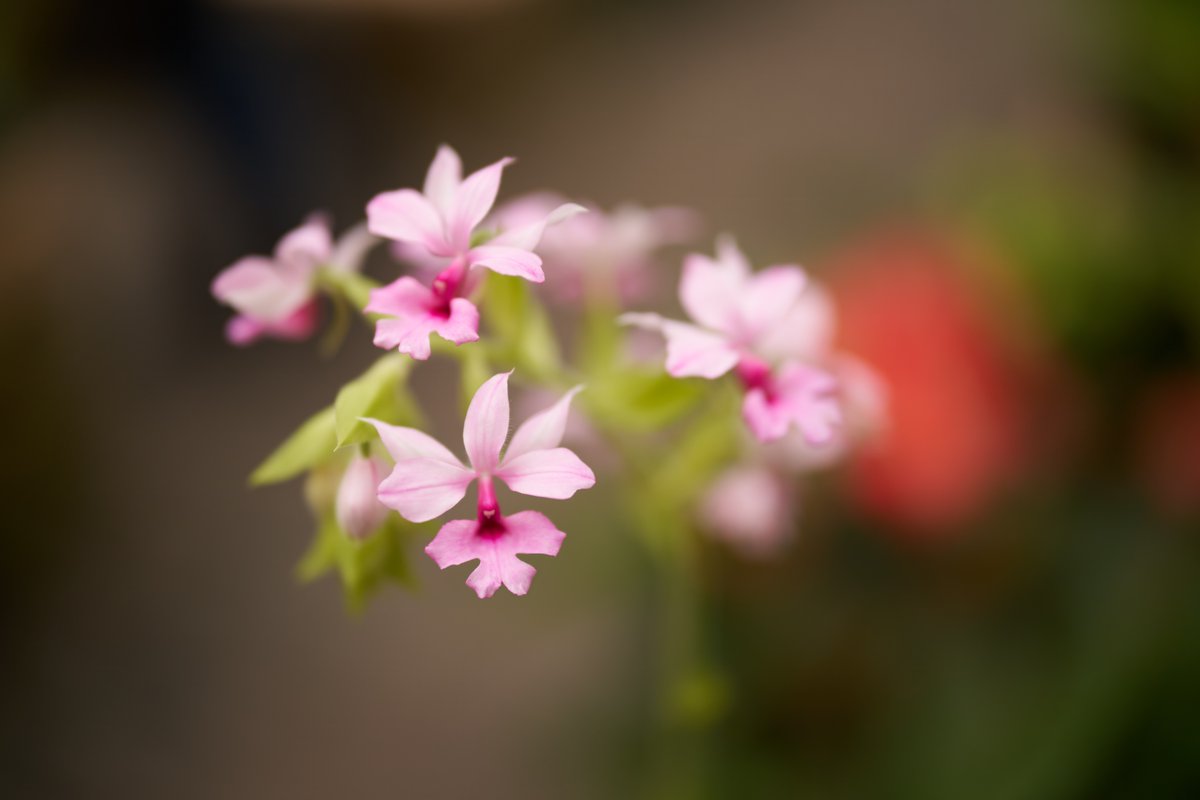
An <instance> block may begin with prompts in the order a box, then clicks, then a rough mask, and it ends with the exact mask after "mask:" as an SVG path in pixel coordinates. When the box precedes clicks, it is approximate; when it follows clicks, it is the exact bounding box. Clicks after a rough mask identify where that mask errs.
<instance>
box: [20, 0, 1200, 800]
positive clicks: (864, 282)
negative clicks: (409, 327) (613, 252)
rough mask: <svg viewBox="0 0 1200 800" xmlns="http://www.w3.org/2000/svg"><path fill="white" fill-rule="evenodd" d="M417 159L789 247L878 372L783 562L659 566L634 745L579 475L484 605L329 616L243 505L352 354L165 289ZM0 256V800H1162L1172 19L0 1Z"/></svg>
mask: <svg viewBox="0 0 1200 800" xmlns="http://www.w3.org/2000/svg"><path fill="white" fill-rule="evenodd" d="M443 141H447V142H451V143H452V144H454V145H455V146H456V147H457V148H458V149H459V150H460V152H462V153H463V155H464V158H465V160H466V162H467V165H468V167H475V166H479V165H482V164H484V163H488V162H490V161H491V160H493V159H495V158H497V157H499V156H501V155H508V154H512V155H516V156H518V157H520V161H519V162H518V164H517V165H516V166H515V167H513V168H512V169H511V170H510V171H509V173H508V175H506V178H505V186H504V191H505V193H506V194H508V195H510V196H511V195H512V194H514V193H516V192H520V191H525V190H532V189H539V188H554V189H556V190H558V191H560V192H563V193H565V194H567V195H569V196H572V197H579V198H587V199H589V200H593V201H595V202H598V203H600V204H602V205H611V204H614V203H617V202H620V201H623V200H636V201H640V202H643V203H649V204H659V203H670V204H682V205H688V206H691V207H693V208H695V209H697V210H698V211H699V212H700V213H701V214H702V216H703V217H704V218H705V220H707V223H708V226H709V231H710V232H715V231H718V230H730V231H735V232H736V233H737V234H738V236H739V239H740V241H741V242H742V244H743V245H744V246H745V248H746V249H747V251H748V252H749V253H750V255H751V257H752V259H753V260H754V261H755V263H759V264H765V263H773V262H778V261H800V262H801V263H804V264H805V265H806V266H808V267H809V268H810V269H811V270H812V271H813V272H814V273H816V274H818V275H820V276H821V277H822V278H823V279H824V280H826V281H827V282H828V283H829V284H830V285H831V286H832V287H833V289H834V292H835V294H836V295H837V297H838V299H839V301H840V303H841V313H842V319H841V323H842V337H843V343H844V344H845V345H846V346H847V347H848V348H849V349H851V350H853V351H855V352H857V353H859V354H860V355H861V356H863V357H864V358H866V359H868V360H870V361H871V362H873V363H874V364H875V365H876V366H877V367H878V369H879V370H880V371H881V372H882V373H883V375H884V376H885V377H886V378H887V380H888V382H889V384H890V385H891V388H892V401H893V408H892V410H893V415H894V418H893V424H892V428H891V432H890V436H889V438H887V439H886V440H885V441H884V442H882V443H880V444H879V445H878V446H877V447H874V448H872V449H871V450H870V451H868V452H864V453H863V454H862V455H861V456H860V457H858V458H856V459H855V460H854V461H853V462H852V463H851V464H849V465H847V466H846V467H845V468H844V469H840V470H836V471H834V472H832V473H830V474H827V475H823V476H820V477H818V478H816V479H814V480H812V481H809V482H806V483H805V485H804V491H803V494H802V495H800V496H799V500H800V503H799V505H800V506H801V511H800V519H799V531H800V533H799V535H798V537H797V539H796V541H795V542H794V543H793V545H792V546H791V547H790V548H789V549H787V551H786V552H785V553H784V555H782V556H781V557H779V558H776V559H773V560H767V561H756V560H748V559H744V558H741V557H739V556H738V555H737V554H736V553H734V552H730V551H729V550H728V549H726V548H724V547H722V546H721V545H719V544H708V545H705V550H704V559H703V577H704V583H705V586H706V587H707V588H706V594H705V601H704V602H705V607H704V619H705V623H704V630H703V632H702V636H701V638H702V639H703V642H704V648H705V650H706V652H707V654H708V656H707V657H708V659H709V661H710V663H711V664H712V665H713V666H712V668H713V671H714V672H713V674H714V675H716V676H717V677H716V678H714V679H713V681H712V682H709V683H704V684H703V685H701V687H700V689H698V690H696V692H693V693H692V694H690V695H688V698H685V702H683V703H682V706H683V707H684V709H685V710H687V709H690V711H688V713H687V714H684V717H685V718H684V719H682V720H679V719H674V718H672V719H669V720H668V721H667V722H665V723H664V722H663V715H662V713H661V700H662V698H661V697H660V696H659V692H658V691H657V688H656V687H657V681H656V678H655V676H656V675H657V674H658V672H659V664H658V661H659V655H658V653H659V652H660V650H659V648H658V645H659V644H660V643H661V640H662V637H663V636H664V635H667V633H669V632H667V633H665V632H664V631H663V629H662V626H663V624H664V618H663V616H662V615H661V614H659V613H658V611H657V609H659V608H660V606H661V603H660V600H661V598H660V597H659V595H660V594H661V591H660V589H659V588H658V587H657V584H656V574H657V573H656V572H655V570H654V569H653V566H652V564H651V562H650V560H649V559H648V558H647V555H646V553H645V549H644V548H643V547H642V546H641V545H640V543H639V541H638V540H637V537H636V536H634V535H631V533H630V531H629V530H627V529H626V528H625V527H623V526H622V525H621V524H620V523H619V522H618V521H612V522H610V523H606V524H604V525H599V524H596V523H595V519H596V518H597V512H598V511H602V510H604V509H606V508H609V507H610V506H611V504H612V502H613V501H614V499H615V496H614V495H613V494H612V493H608V494H606V493H605V490H604V488H603V487H602V486H601V487H598V488H597V490H596V493H595V497H594V498H592V499H591V500H590V501H588V502H581V503H578V504H575V503H573V504H570V508H569V509H567V510H564V511H563V512H561V519H559V517H556V519H558V520H559V522H560V525H561V526H562V527H563V528H565V529H566V530H569V531H573V532H574V533H573V535H572V537H571V538H570V539H569V540H568V543H569V546H568V547H567V548H565V549H564V551H563V556H562V557H560V558H559V559H557V560H556V561H555V562H553V565H552V568H544V569H542V570H541V572H540V574H539V576H538V578H537V582H536V584H535V588H534V591H533V592H532V593H531V595H529V596H528V597H525V598H512V597H509V596H501V597H497V598H496V599H494V600H493V601H490V602H486V603H481V602H478V601H477V600H476V599H475V598H474V597H473V596H472V595H471V593H470V592H469V591H468V590H466V589H465V588H464V587H463V586H462V585H461V580H462V577H463V576H462V575H459V574H457V573H455V574H446V575H440V574H437V573H436V570H435V569H434V567H433V565H432V564H430V563H426V561H425V560H424V559H423V558H421V559H419V560H418V561H417V562H416V563H417V574H418V578H419V583H420V587H419V589H418V590H417V591H416V592H407V591H404V590H400V589H395V588H393V589H390V590H388V591H386V592H383V593H381V594H380V596H379V597H378V598H377V599H376V600H375V601H374V602H373V603H372V604H371V606H370V607H369V609H367V611H366V612H365V613H364V614H362V615H361V616H358V617H353V616H348V615H347V614H346V613H345V611H344V609H343V603H342V598H341V596H340V589H339V587H338V586H337V585H336V581H333V580H327V581H324V582H321V583H318V584H315V585H313V586H307V587H302V586H300V585H299V584H298V583H297V581H296V579H295V577H294V573H293V567H294V564H295V561H296V559H297V558H298V557H299V556H300V554H301V553H302V552H303V551H304V548H305V547H306V545H307V542H308V539H309V537H310V535H311V529H312V522H311V520H310V519H309V518H308V514H307V511H306V510H305V508H304V504H303V502H302V500H301V488H300V486H299V485H297V484H290V485H287V486H284V487H279V488H271V489H266V490H262V491H256V492H253V493H252V492H250V491H249V490H248V489H247V488H246V480H245V478H246V475H247V474H248V472H249V471H250V470H251V469H252V468H253V466H254V465H255V464H256V463H257V462H258V461H259V460H260V459H261V457H262V456H263V455H265V454H266V453H267V452H269V451H270V450H271V449H272V448H273V447H274V445H275V444H276V443H277V442H278V441H279V440H280V439H282V438H283V437H284V436H285V435H286V434H287V433H289V432H290V431H291V430H292V429H293V428H294V427H295V425H296V424H297V423H298V422H300V421H301V420H302V419H304V418H305V417H306V416H307V415H308V414H309V413H311V412H312V411H313V410H315V409H317V408H320V407H322V406H323V405H325V404H327V403H328V402H329V400H330V397H331V395H332V392H333V391H334V389H335V388H336V387H337V386H338V385H340V384H341V382H343V381H345V380H347V379H349V378H350V377H352V376H354V375H356V374H357V373H358V372H359V371H361V370H362V369H363V368H364V367H365V365H367V364H368V363H369V362H370V360H371V358H372V357H373V355H374V354H373V353H372V351H371V348H370V346H369V343H368V342H366V341H365V339H366V337H365V336H364V335H363V333H362V331H361V330H360V331H359V332H358V335H357V337H356V338H355V339H354V340H353V341H351V342H350V343H349V344H348V346H347V347H346V348H345V350H344V352H343V353H342V354H341V357H340V358H338V359H332V360H330V359H322V358H321V357H320V356H319V355H318V354H317V352H316V350H315V348H312V347H305V346H287V345H276V344H264V345H259V346H256V347H254V348H251V349H248V350H244V351H238V350H235V349H233V348H231V347H229V346H228V345H227V344H226V343H225V342H224V341H223V338H222V335H221V331H222V326H223V324H224V320H225V318H226V311H225V310H223V309H221V308H219V307H218V306H217V305H216V304H215V303H214V302H213V301H212V300H211V298H210V296H209V293H208V285H209V282H210V280H211V278H212V276H213V275H214V274H215V273H216V272H217V271H218V270H219V269H220V268H222V267H224V266H225V265H227V264H229V263H231V262H232V261H233V260H235V259H236V258H237V257H239V256H240V255H242V254H244V253H249V252H266V251H268V250H269V248H270V247H271V246H272V245H273V243H274V241H275V240H276V238H277V237H278V236H279V235H280V234H281V233H282V232H284V231H286V230H288V229H289V228H291V227H293V226H294V225H295V224H297V223H298V222H299V220H300V219H302V218H303V217H304V215H306V214H307V213H309V212H310V211H311V210H313V209H318V208H320V209H326V210H328V211H330V212H331V213H332V214H333V216H334V218H335V220H336V221H337V222H338V224H339V226H345V225H349V224H352V223H353V222H355V221H357V220H358V219H360V218H361V216H362V213H363V212H362V208H363V205H364V203H365V201H366V200H367V199H368V198H369V197H370V196H372V195H373V194H374V193H376V192H378V191H380V190H384V189H391V188H397V187H400V186H406V185H414V184H416V183H417V182H418V181H419V180H420V177H421V175H422V174H423V171H424V168H425V166H426V164H427V163H428V160H429V158H430V156H431V155H432V153H433V151H434V148H435V147H436V146H437V144H439V143H441V142H443ZM0 242H3V243H4V245H5V254H4V257H3V259H2V261H3V265H4V266H3V268H2V269H0V281H2V283H0V330H2V331H3V338H2V340H0V341H2V347H3V353H4V360H3V365H4V370H5V378H4V382H3V385H4V390H3V391H2V392H0V408H2V409H3V410H4V412H5V413H4V415H3V419H4V420H5V422H6V425H5V431H6V434H5V436H4V442H5V444H4V458H3V461H2V462H0V464H2V467H0V468H2V470H3V480H2V481H0V486H3V490H4V493H5V495H6V502H5V503H4V517H5V522H4V527H3V536H2V539H0V569H2V574H0V630H2V631H3V634H2V635H3V643H4V644H3V658H2V659H0V707H2V708H3V713H2V714H0V795H3V796H5V797H39V798H49V797H123V798H129V797H167V796H169V797H179V798H187V797H197V798H211V797H277V796H278V797H292V798H308V797H311V798H319V797H330V796H335V795H336V796H353V797H394V796H406V797H420V798H441V797H447V798H449V797H464V796H471V795H487V796H491V797H497V798H503V797H548V798H549V797H555V798H557V797H614V796H629V795H634V796H639V795H640V796H689V795H694V796H709V797H732V796H736V797H790V796H812V797H825V798H838V797H846V798H859V797H904V798H908V797H911V798H963V797H973V798H980V797H982V798H1104V797H1113V798H1118V797H1121V798H1124V797H1136V798H1145V797H1156V798H1157V797H1172V798H1173V797H1179V798H1183V797H1195V796H1197V795H1200V724H1198V723H1197V722H1196V719H1197V715H1198V714H1200V687H1198V685H1197V683H1196V675H1198V674H1200V580H1198V578H1200V564H1198V562H1197V558H1198V556H1200V553H1198V550H1200V543H1198V542H1197V534H1198V533H1200V516H1198V512H1200V6H1197V5H1196V4H1195V3H1192V2H1188V0H1096V1H1095V2H1083V0H1052V1H1050V2H1048V1H1047V0H1039V1H1038V2H1034V1H1033V0H1017V1H1015V2H1014V1H1013V0H1003V1H1002V0H979V1H978V2H972V3H962V2H954V1H953V0H908V1H907V2H903V3H873V2H859V1H858V0H851V1H846V0H843V1H842V2H817V1H816V0H812V1H801V2H782V0H780V1H779V2H766V1H764V2H748V1H746V0H736V1H735V0H700V1H698V2H685V1H684V0H563V1H562V2H551V1H550V0H224V1H223V2H199V1H198V0H177V2H171V3H158V2H152V0H144V1H143V2H115V1H114V2H87V0H75V1H74V2H72V1H70V0H37V1H36V2H35V0H10V2H7V3H5V4H4V5H3V7H2V8H0ZM700 246H707V243H706V242H701V243H700ZM670 268H671V269H674V265H673V264H672V265H671V267H670ZM672 275H673V273H672ZM671 279H673V277H671V276H668V282H669V281H670V280H671ZM424 399H425V400H426V401H427V402H430V403H437V402H438V401H439V397H438V396H437V393H436V392H429V393H427V394H426V397H425V398H424ZM797 491H799V489H798V490H797ZM564 508H566V505H565V504H564ZM610 516H611V515H610ZM601 518H603V519H609V517H608V516H604V517H601ZM614 519H615V518H614ZM572 525H574V527H570V526H572ZM669 622H670V620H669V618H667V619H666V623H667V624H669ZM714 686H715V688H714ZM664 740H671V741H674V742H675V744H671V745H664V744H663V742H664ZM681 740H686V741H685V743H684V744H682V745H680V744H679V742H680V741H681ZM680 753H686V754H685V755H680Z"/></svg>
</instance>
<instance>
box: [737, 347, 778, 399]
mask: <svg viewBox="0 0 1200 800" xmlns="http://www.w3.org/2000/svg"><path fill="white" fill-rule="evenodd" d="M734 371H735V373H736V374H737V376H738V380H740V381H741V382H742V386H743V388H745V390H746V391H747V392H749V391H751V390H753V389H762V391H763V393H764V394H766V396H767V399H768V400H771V399H773V398H774V397H775V381H774V379H773V378H772V376H771V367H770V365H769V364H767V362H765V361H763V360H762V359H759V358H755V357H754V356H751V355H743V356H742V358H741V360H740V361H738V363H737V367H735V368H734Z"/></svg>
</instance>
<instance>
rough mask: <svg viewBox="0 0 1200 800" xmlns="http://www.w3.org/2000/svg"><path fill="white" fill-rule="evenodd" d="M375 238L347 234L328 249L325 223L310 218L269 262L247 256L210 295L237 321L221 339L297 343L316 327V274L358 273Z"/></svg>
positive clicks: (319, 217) (281, 242)
mask: <svg viewBox="0 0 1200 800" xmlns="http://www.w3.org/2000/svg"><path fill="white" fill-rule="evenodd" d="M374 243H375V238H374V237H373V236H371V235H370V233H368V231H367V230H366V228H364V227H362V226H359V227H356V228H352V229H351V230H350V231H349V232H347V233H346V234H345V235H344V236H343V237H342V238H341V239H339V240H338V242H337V244H336V245H335V244H334V243H333V238H332V235H331V233H330V231H329V222H328V220H326V219H325V217H323V216H322V215H319V214H314V215H312V216H310V217H309V218H308V219H307V220H306V221H305V222H304V224H302V225H301V226H300V227H298V228H296V229H295V230H293V231H291V232H289V233H288V234H287V235H285V236H284V237H283V238H282V239H280V240H279V244H278V245H276V247H275V253H274V255H273V256H272V257H271V258H267V257H266V256H246V257H245V258H243V259H241V260H239V261H237V262H236V263H234V264H233V265H232V266H230V267H228V268H226V269H225V270H223V271H222V272H221V274H219V275H217V277H216V279H215V280H213V283H212V294H213V296H214V297H215V298H217V300H219V301H220V302H222V303H224V304H225V305H227V306H230V307H232V308H233V309H234V311H236V312H237V315H236V316H234V317H233V318H232V319H231V320H229V324H228V325H227V326H226V328H225V336H226V338H227V339H228V340H229V341H230V342H232V343H233V344H236V345H248V344H251V343H252V342H255V341H257V340H259V339H261V338H272V339H283V340H287V341H299V340H301V339H307V338H308V337H309V336H311V335H312V334H313V331H315V330H316V327H317V298H316V294H317V290H316V287H315V286H314V282H313V279H314V277H315V275H316V272H317V269H318V268H319V267H322V266H327V267H329V268H330V269H334V270H339V271H344V272H357V271H358V269H359V267H360V266H361V264H362V260H363V257H364V256H365V255H366V252H367V250H368V249H370V247H371V245H373V244H374Z"/></svg>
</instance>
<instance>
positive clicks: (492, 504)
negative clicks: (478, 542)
mask: <svg viewBox="0 0 1200 800" xmlns="http://www.w3.org/2000/svg"><path fill="white" fill-rule="evenodd" d="M478 508H479V514H478V520H479V521H478V523H477V527H476V528H475V535H476V536H483V537H485V538H489V539H494V538H496V537H497V536H503V535H504V534H505V533H506V532H507V531H508V527H507V526H506V525H505V524H504V515H503V514H501V513H500V503H498V502H497V501H496V487H495V484H493V483H492V476H491V475H480V476H479V505H478Z"/></svg>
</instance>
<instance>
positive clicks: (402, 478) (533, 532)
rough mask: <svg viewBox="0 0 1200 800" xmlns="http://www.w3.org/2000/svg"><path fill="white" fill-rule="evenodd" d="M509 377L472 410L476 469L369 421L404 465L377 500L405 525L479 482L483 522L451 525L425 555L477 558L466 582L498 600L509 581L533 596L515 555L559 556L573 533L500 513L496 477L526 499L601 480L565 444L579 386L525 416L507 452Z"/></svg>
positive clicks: (528, 516) (429, 443)
mask: <svg viewBox="0 0 1200 800" xmlns="http://www.w3.org/2000/svg"><path fill="white" fill-rule="evenodd" d="M509 374H510V373H507V372H506V373H501V374H500V375H496V376H494V377H492V378H490V379H489V380H487V381H486V382H485V383H484V384H483V385H482V386H480V387H479V390H478V391H477V392H476V393H475V396H474V397H473V398H472V400H471V405H470V407H469V408H468V409H467V416H466V420H465V422H464V424H463V444H464V446H465V448H466V453H467V460H468V462H469V464H470V466H467V465H464V464H463V463H462V461H460V460H459V459H458V458H457V457H456V456H455V455H454V454H453V453H452V452H450V450H449V449H447V448H446V447H445V446H443V445H442V444H441V443H440V442H438V441H437V440H436V439H434V438H432V437H430V436H428V435H427V434H424V433H422V432H421V431H418V430H416V429H414V428H403V427H397V426H395V425H388V424H386V423H383V422H379V421H377V420H368V422H371V424H373V425H374V426H375V428H376V429H377V430H378V431H379V435H380V438H381V439H382V440H383V444H384V447H386V448H387V450H388V452H389V453H390V454H391V456H392V458H393V459H395V461H396V466H395V469H393V470H392V473H391V475H389V476H388V477H387V478H386V479H384V481H383V482H382V483H380V484H379V500H380V501H381V502H382V503H383V504H384V505H386V506H388V507H390V508H393V509H395V510H396V511H398V512H399V513H400V515H401V516H403V517H404V518H405V519H407V520H409V521H411V522H425V521H428V520H431V519H434V518H435V517H438V516H441V515H442V514H444V513H445V512H447V511H449V510H450V509H451V508H453V507H454V506H455V505H457V504H458V502H459V501H460V500H462V499H463V497H465V496H466V493H467V488H468V487H469V486H470V484H471V483H472V482H473V481H475V480H478V481H479V490H478V503H477V513H476V517H475V519H473V520H454V521H453V522H448V523H446V524H445V525H443V526H442V528H441V530H439V531H438V533H437V536H435V537H434V539H433V541H432V542H430V543H429V545H428V546H427V547H426V548H425V552H426V553H428V554H429V556H430V557H431V558H432V559H433V560H434V562H436V563H437V565H438V566H439V567H441V568H442V569H445V568H446V567H452V566H455V565H457V564H464V563H466V562H468V561H475V560H478V561H479V566H478V567H476V568H475V571H474V572H472V573H471V575H470V576H469V577H468V578H467V585H468V586H470V587H471V588H472V589H474V590H475V593H476V594H477V595H478V596H479V597H480V598H484V597H491V596H492V595H493V594H495V593H496V590H497V589H499V588H500V586H501V585H503V586H506V587H507V588H508V590H509V591H510V592H512V593H513V594H517V595H523V594H525V593H526V592H528V591H529V585H530V582H531V581H532V580H533V576H534V574H535V573H536V572H537V570H535V569H534V568H533V567H531V566H530V565H528V564H526V563H525V562H524V561H521V560H520V559H519V558H517V556H518V555H524V554H536V555H548V556H553V555H557V554H558V549H559V547H560V546H561V545H562V540H563V538H564V536H565V535H566V534H564V533H563V532H562V531H560V530H558V529H557V528H555V527H554V523H552V522H551V521H550V520H549V519H547V518H546V516H545V515H543V514H540V513H538V512H536V511H522V512H519V513H517V514H513V515H512V516H508V517H506V516H504V515H503V514H501V512H500V505H499V503H498V502H497V500H496V489H495V480H496V479H499V480H501V481H503V482H504V483H505V485H507V486H508V488H509V489H511V490H513V491H514V492H518V493H520V494H526V495H530V496H532V497H548V498H553V499H556V500H565V499H567V498H569V497H571V496H572V495H574V494H575V492H577V491H579V490H580V489H587V488H589V487H591V486H592V485H594V484H595V482H596V477H595V475H594V474H593V473H592V470H591V469H590V468H589V467H588V466H587V465H586V464H584V463H583V462H582V461H581V460H580V459H579V457H578V456H577V455H575V453H573V452H572V451H570V450H568V449H566V448H565V447H559V444H560V442H561V441H562V437H563V431H564V429H565V428H566V424H567V414H568V412H569V410H570V406H571V398H573V397H574V396H575V394H576V393H577V392H578V391H579V389H580V388H581V387H576V388H574V389H572V390H571V391H569V392H567V393H566V394H565V395H564V396H563V397H562V398H561V399H560V400H559V401H558V402H557V403H555V404H554V405H553V406H551V407H550V408H548V409H546V410H545V411H542V412H540V413H538V414H535V415H533V416H532V417H530V418H529V419H528V420H526V421H525V422H524V423H523V424H522V425H521V427H519V428H517V431H516V433H514V434H513V437H512V440H511V441H510V442H509V444H508V448H507V449H506V450H504V452H503V456H502V455H501V450H502V449H504V440H505V438H506V437H507V436H508V424H509V404H508V377H509Z"/></svg>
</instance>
